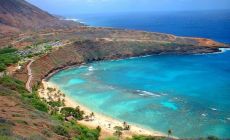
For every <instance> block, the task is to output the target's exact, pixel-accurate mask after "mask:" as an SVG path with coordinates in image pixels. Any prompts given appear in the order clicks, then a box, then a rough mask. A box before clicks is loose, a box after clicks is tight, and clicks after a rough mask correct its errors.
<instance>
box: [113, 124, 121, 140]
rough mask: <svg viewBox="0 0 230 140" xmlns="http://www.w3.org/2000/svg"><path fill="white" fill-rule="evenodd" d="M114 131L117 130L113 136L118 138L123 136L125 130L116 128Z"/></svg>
mask: <svg viewBox="0 0 230 140" xmlns="http://www.w3.org/2000/svg"><path fill="white" fill-rule="evenodd" d="M113 129H115V130H116V131H115V132H114V133H113V135H115V136H117V137H119V138H120V137H121V135H122V130H123V128H122V127H120V126H115V127H114V128H113Z"/></svg>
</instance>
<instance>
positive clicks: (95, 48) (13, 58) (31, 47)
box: [0, 0, 227, 140]
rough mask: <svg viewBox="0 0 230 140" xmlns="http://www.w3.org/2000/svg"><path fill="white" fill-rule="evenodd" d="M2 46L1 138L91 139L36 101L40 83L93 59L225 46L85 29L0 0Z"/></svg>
mask: <svg viewBox="0 0 230 140" xmlns="http://www.w3.org/2000/svg"><path fill="white" fill-rule="evenodd" d="M5 47H8V48H7V49H6V50H11V51H12V50H13V51H12V52H8V51H7V52H5V51H2V50H1V51H0V56H1V61H2V60H4V61H2V62H1V63H0V66H1V67H2V69H1V70H2V71H5V72H6V73H7V74H8V75H10V76H4V74H3V73H2V72H1V71H0V102H1V103H0V139H6V140H8V139H10V140H11V139H35V140H37V139H39V140H40V139H41V140H43V139H55V140H56V139H60V140H61V139H64V140H65V139H82V140H85V139H86V140H87V139H89V140H94V139H95V140H96V139H98V138H99V135H100V129H99V128H98V129H95V128H93V129H89V128H87V127H85V126H82V125H79V124H78V123H76V121H77V120H76V121H68V120H67V121H66V120H65V118H66V117H68V116H66V114H60V113H58V111H57V110H56V109H57V108H58V107H60V106H58V105H59V104H58V105H57V103H56V102H55V103H51V104H50V103H48V102H45V101H44V100H42V99H40V98H39V97H38V95H37V88H38V87H39V86H42V85H40V83H41V80H42V79H44V78H47V76H49V75H50V74H52V73H53V72H55V71H57V70H61V69H63V68H67V67H69V66H73V65H81V64H83V63H89V62H93V61H101V60H111V59H120V58H128V57H133V56H142V55H154V54H168V53H172V54H197V53H212V52H218V51H219V47H227V45H225V44H222V43H219V42H216V41H213V40H210V39H205V38H192V37H178V36H174V35H170V34H162V33H153V32H144V31H132V30H119V29H112V28H102V27H101V28H96V27H88V26H85V25H82V24H80V23H76V22H72V21H65V20H60V19H58V18H57V17H55V16H53V15H51V14H49V13H47V12H45V11H43V10H41V9H39V8H37V7H35V6H33V5H31V4H29V3H28V2H26V1H25V0H0V49H1V48H5ZM2 52H4V53H2ZM6 56H7V57H6ZM29 62H31V66H28V64H29ZM1 67H0V68H1ZM28 67H29V69H30V70H31V74H30V73H29V72H28ZM6 68H7V70H5V69H6ZM12 77H14V78H12ZM28 77H30V78H31V81H29V80H28V79H29V78H28ZM15 78H16V79H17V80H16V79H15ZM28 81H29V83H28ZM26 82H27V84H28V85H29V86H30V87H31V88H32V87H33V92H32V93H30V92H29V91H28V89H25V84H26ZM53 104H55V105H54V107H53ZM58 109H60V108H58ZM73 110H74V109H73ZM54 111H55V113H53V112H54ZM75 111H76V110H75ZM78 111H79V110H78ZM81 117H82V116H81ZM134 139H135V140H138V139H141V140H145V139H158V138H154V137H144V136H140V137H138V138H134ZM159 139H162V138H159ZM163 139H166V138H163Z"/></svg>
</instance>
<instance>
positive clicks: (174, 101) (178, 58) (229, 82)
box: [49, 51, 230, 138]
mask: <svg viewBox="0 0 230 140" xmlns="http://www.w3.org/2000/svg"><path fill="white" fill-rule="evenodd" d="M49 81H51V82H53V83H55V84H57V85H58V86H59V87H60V88H61V89H62V90H63V91H65V92H66V94H67V95H68V96H70V97H71V98H73V99H74V100H76V101H78V102H80V103H82V104H83V105H85V106H87V107H89V108H91V109H92V110H93V111H96V112H100V113H103V114H106V115H108V116H112V117H114V118H118V119H122V120H125V121H128V122H130V123H135V124H139V125H142V126H145V127H146V128H151V129H154V130H158V131H162V132H167V130H168V129H172V130H173V134H174V135H175V136H179V137H201V136H208V135H215V136H219V137H222V138H229V137H230V109H229V107H230V51H228V52H225V53H219V54H207V55H156V56H148V57H140V58H132V59H125V60H117V61H103V62H95V63H92V64H88V65H85V66H81V67H75V68H71V69H68V70H63V71H61V72H59V73H57V74H55V75H54V76H53V77H51V79H50V80H49Z"/></svg>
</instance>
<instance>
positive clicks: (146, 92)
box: [136, 90, 161, 97]
mask: <svg viewBox="0 0 230 140" xmlns="http://www.w3.org/2000/svg"><path fill="white" fill-rule="evenodd" d="M136 91H137V92H138V93H139V95H141V96H155V97H160V96H161V95H159V94H155V93H152V92H148V91H143V90H136Z"/></svg>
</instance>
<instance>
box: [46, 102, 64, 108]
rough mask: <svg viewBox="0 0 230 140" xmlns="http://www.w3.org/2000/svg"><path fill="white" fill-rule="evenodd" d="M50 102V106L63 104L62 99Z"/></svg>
mask: <svg viewBox="0 0 230 140" xmlns="http://www.w3.org/2000/svg"><path fill="white" fill-rule="evenodd" d="M48 104H49V105H50V106H52V107H61V106H63V103H62V102H60V101H50V102H48Z"/></svg>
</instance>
